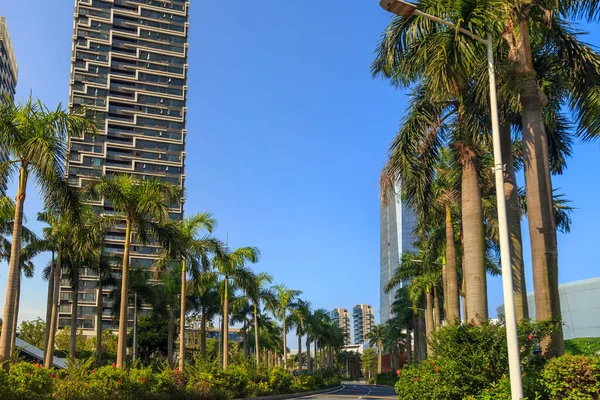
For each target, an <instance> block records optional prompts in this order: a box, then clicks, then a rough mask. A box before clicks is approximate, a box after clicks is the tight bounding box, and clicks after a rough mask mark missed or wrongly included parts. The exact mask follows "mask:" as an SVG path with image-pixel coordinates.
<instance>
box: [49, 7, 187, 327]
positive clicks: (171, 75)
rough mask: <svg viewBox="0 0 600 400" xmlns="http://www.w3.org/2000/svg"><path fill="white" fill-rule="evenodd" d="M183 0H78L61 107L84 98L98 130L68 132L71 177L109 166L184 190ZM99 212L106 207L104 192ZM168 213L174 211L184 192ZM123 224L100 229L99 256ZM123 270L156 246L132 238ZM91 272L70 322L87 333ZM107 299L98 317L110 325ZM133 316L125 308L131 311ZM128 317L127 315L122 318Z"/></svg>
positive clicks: (65, 309) (147, 260) (67, 292)
mask: <svg viewBox="0 0 600 400" xmlns="http://www.w3.org/2000/svg"><path fill="white" fill-rule="evenodd" d="M189 6H190V3H189V2H188V1H185V0H76V1H75V22H74V33H73V53H72V58H71V62H72V65H71V91H70V98H69V107H70V108H71V109H78V108H80V107H83V106H85V107H86V108H88V109H89V110H90V111H92V112H93V114H94V115H95V117H96V119H97V120H98V122H99V127H100V132H99V135H97V136H96V137H92V136H87V135H86V136H85V137H80V138H71V139H70V140H69V159H68V163H67V164H68V165H67V171H68V179H69V183H70V184H72V185H75V186H83V185H85V184H86V182H87V181H89V180H90V179H92V178H94V177H97V176H101V175H104V174H106V175H110V174H132V175H135V176H137V177H139V178H140V179H148V178H151V177H158V178H159V179H161V180H163V181H165V182H169V183H171V184H174V185H176V186H178V187H179V188H183V186H184V181H185V175H184V161H185V136H186V129H185V124H186V112H187V108H186V93H187V72H188V65H187V53H188V27H189V25H188V15H189V14H188V13H189ZM93 205H94V206H95V209H96V210H98V212H100V213H103V214H112V213H114V211H113V209H112V208H111V205H110V204H109V203H108V202H107V201H105V200H104V199H100V200H99V201H98V202H95V203H94V204H93ZM172 207H173V208H172V209H171V210H170V216H171V218H173V219H179V218H182V215H183V200H181V201H179V202H177V204H173V205H172ZM124 238H125V229H124V224H121V225H117V226H116V227H115V228H114V229H113V230H112V232H110V233H109V234H108V235H107V237H106V241H107V243H106V245H105V250H104V251H105V254H107V255H120V256H122V254H123V246H124ZM131 249H132V253H131V255H130V267H131V268H149V267H150V266H151V265H152V264H153V263H154V260H155V259H156V258H157V255H158V253H159V252H160V250H161V249H160V248H159V247H158V246H154V245H151V244H150V245H140V244H138V243H133V244H132V247H131ZM97 279H98V278H97V275H96V274H95V273H94V271H92V270H91V269H86V270H85V271H83V272H82V273H81V282H80V285H79V287H80V291H79V295H78V301H79V307H78V324H79V327H80V328H82V329H83V331H84V334H85V335H93V334H94V331H93V330H92V329H93V328H95V326H96V323H99V321H97V317H96V306H97V304H98V296H99V295H100V294H99V293H98V289H97ZM102 296H103V299H104V300H105V303H104V306H103V310H102V316H103V317H102V325H103V327H104V328H107V329H110V328H112V327H113V325H112V324H113V322H112V316H111V312H110V303H109V302H108V292H107V291H104V292H103V293H102ZM60 299H61V304H60V314H59V326H61V327H62V326H65V325H68V324H70V319H71V314H70V311H71V299H72V292H71V289H70V282H69V280H68V279H65V277H63V280H62V282H61V293H60ZM129 314H130V319H132V314H133V309H130V312H129ZM131 324H132V322H130V325H131Z"/></svg>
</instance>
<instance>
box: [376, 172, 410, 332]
mask: <svg viewBox="0 0 600 400" xmlns="http://www.w3.org/2000/svg"><path fill="white" fill-rule="evenodd" d="M400 193H401V186H400V183H399V182H397V183H396V184H395V185H394V188H393V190H390V192H389V193H388V196H387V200H388V201H387V205H381V212H380V257H379V260H380V264H379V281H380V292H379V323H380V324H383V323H385V322H386V321H387V320H389V319H390V318H391V316H392V311H391V306H392V303H393V302H394V295H395V292H394V291H391V292H390V293H385V291H384V290H383V288H384V287H385V285H387V283H388V281H389V280H390V277H391V276H393V275H394V272H396V269H397V268H398V264H399V263H400V257H401V256H402V253H403V252H405V251H411V250H413V242H414V237H413V230H414V228H415V225H416V223H417V220H416V216H415V213H414V211H413V210H412V209H411V208H410V207H407V206H406V205H405V204H403V203H402V198H401V195H400Z"/></svg>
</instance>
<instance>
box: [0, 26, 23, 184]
mask: <svg viewBox="0 0 600 400" xmlns="http://www.w3.org/2000/svg"><path fill="white" fill-rule="evenodd" d="M18 75H19V67H18V66H17V58H16V57H15V53H14V51H13V47H12V43H11V41H10V35H9V34H8V27H7V25H6V19H5V18H4V17H0V97H1V98H2V99H4V98H5V97H6V96H8V97H10V98H11V99H14V97H15V93H16V88H17V77H18ZM4 161H7V155H6V153H5V152H4V150H3V149H2V148H0V162H4ZM0 193H1V194H2V195H3V196H4V195H6V177H5V176H4V177H0Z"/></svg>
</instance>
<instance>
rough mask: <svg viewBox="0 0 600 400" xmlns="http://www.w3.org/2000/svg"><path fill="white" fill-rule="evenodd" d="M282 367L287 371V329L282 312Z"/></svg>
mask: <svg viewBox="0 0 600 400" xmlns="http://www.w3.org/2000/svg"><path fill="white" fill-rule="evenodd" d="M282 338H283V369H285V370H286V371H287V331H286V326H285V313H284V314H283V335H282Z"/></svg>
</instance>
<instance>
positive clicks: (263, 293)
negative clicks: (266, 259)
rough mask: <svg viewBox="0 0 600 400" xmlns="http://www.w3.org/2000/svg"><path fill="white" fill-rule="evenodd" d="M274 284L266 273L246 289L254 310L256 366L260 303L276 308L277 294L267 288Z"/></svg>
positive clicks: (257, 361)
mask: <svg viewBox="0 0 600 400" xmlns="http://www.w3.org/2000/svg"><path fill="white" fill-rule="evenodd" d="M271 282H273V276H272V275H270V274H268V273H266V272H260V273H258V274H256V275H254V277H253V279H252V280H251V281H250V282H249V285H248V286H247V287H246V294H247V296H248V297H249V298H250V301H251V302H252V307H253V308H254V352H255V356H256V366H257V367H258V364H259V354H260V353H259V345H258V336H259V327H258V313H259V312H260V303H261V301H262V302H265V303H266V304H267V305H269V306H270V307H271V308H273V307H274V304H275V294H274V293H273V291H272V290H271V289H270V288H269V287H267V285H268V284H270V283H271Z"/></svg>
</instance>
